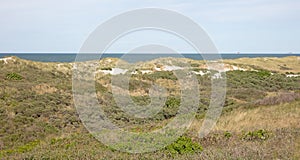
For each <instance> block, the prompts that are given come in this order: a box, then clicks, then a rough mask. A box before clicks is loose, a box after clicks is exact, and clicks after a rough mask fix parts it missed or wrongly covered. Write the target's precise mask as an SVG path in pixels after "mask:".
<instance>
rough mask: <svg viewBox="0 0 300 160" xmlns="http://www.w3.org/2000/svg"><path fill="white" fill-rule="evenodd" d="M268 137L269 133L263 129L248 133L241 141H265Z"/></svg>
mask: <svg viewBox="0 0 300 160" xmlns="http://www.w3.org/2000/svg"><path fill="white" fill-rule="evenodd" d="M269 137H270V132H269V131H266V130H264V129H260V130H256V131H250V132H247V133H245V134H244V135H243V140H267V139H268V138H269Z"/></svg>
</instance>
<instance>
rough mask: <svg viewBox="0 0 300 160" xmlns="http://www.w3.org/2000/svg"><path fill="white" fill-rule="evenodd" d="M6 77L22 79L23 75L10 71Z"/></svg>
mask: <svg viewBox="0 0 300 160" xmlns="http://www.w3.org/2000/svg"><path fill="white" fill-rule="evenodd" d="M6 79H9V80H22V79H23V77H22V76H21V75H19V74H17V73H8V74H7V75H6Z"/></svg>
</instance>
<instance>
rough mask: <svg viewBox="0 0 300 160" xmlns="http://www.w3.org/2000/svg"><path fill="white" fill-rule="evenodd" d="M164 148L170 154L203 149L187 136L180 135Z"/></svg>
mask: <svg viewBox="0 0 300 160" xmlns="http://www.w3.org/2000/svg"><path fill="white" fill-rule="evenodd" d="M166 149H167V150H168V151H169V152H170V153H172V154H186V153H196V152H201V151H202V150H203V148H202V146H201V145H200V144H198V143H195V142H193V141H192V139H191V138H188V137H184V136H183V137H180V138H178V140H177V141H175V142H174V143H172V144H170V145H168V146H167V147H166Z"/></svg>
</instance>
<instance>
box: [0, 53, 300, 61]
mask: <svg viewBox="0 0 300 160" xmlns="http://www.w3.org/2000/svg"><path fill="white" fill-rule="evenodd" d="M202 55H216V54H202ZM220 55H221V57H222V58H223V59H236V58H245V57H249V58H255V57H286V56H300V54H296V53H286V54H265V53H264V54H258V53H256V54H244V53H240V54H237V53H235V54H230V53H226V54H220ZM8 56H17V57H19V58H22V59H27V60H32V61H40V62H74V61H75V60H76V54H75V53H74V54H71V53H68V54H66V53H61V54H60V53H12V54H8V53H0V58H4V57H8ZM106 57H113V58H122V59H124V60H127V61H131V62H137V61H143V60H151V59H156V58H161V57H185V58H190V59H195V60H203V57H206V56H201V54H195V53H191V54H189V53H184V54H181V55H180V56H179V55H178V54H117V53H111V54H109V53H107V54H103V55H101V56H100V55H97V54H85V55H84V56H81V60H80V61H85V60H96V59H101V58H106ZM211 57H216V56H211ZM212 59H214V58H212Z"/></svg>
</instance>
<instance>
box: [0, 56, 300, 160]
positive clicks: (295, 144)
mask: <svg viewBox="0 0 300 160" xmlns="http://www.w3.org/2000/svg"><path fill="white" fill-rule="evenodd" d="M14 59H15V61H10V62H9V63H6V64H4V63H0V126H1V127H0V159H299V158H300V153H299V150H300V136H299V135H300V134H299V132H300V124H299V119H300V83H299V82H300V77H287V76H286V72H293V73H299V72H300V69H299V64H298V63H295V62H293V61H292V59H289V58H282V59H279V60H273V59H271V60H270V61H271V62H270V63H272V64H269V63H267V62H265V61H262V60H261V59H256V60H254V59H237V60H236V61H231V60H228V62H226V61H225V62H226V63H228V64H234V65H236V66H239V67H243V68H247V69H249V70H247V71H238V70H235V71H228V72H226V78H227V95H226V101H225V106H224V109H223V112H222V115H221V117H220V119H219V121H218V122H217V124H216V126H215V127H214V129H213V130H212V132H211V133H210V134H209V135H207V136H206V137H204V138H199V137H198V135H197V134H198V131H199V129H200V127H201V125H202V122H203V120H204V118H205V115H206V112H207V110H208V109H209V104H210V101H211V97H210V94H211V87H210V86H211V75H210V74H206V75H203V76H201V75H197V78H198V81H199V92H200V101H199V109H198V110H197V112H196V118H195V119H194V121H193V123H192V124H191V127H190V128H189V129H188V130H187V131H186V132H185V133H184V135H182V136H181V137H180V138H179V139H177V140H176V141H175V142H174V143H172V144H170V145H168V146H167V147H165V148H163V149H161V150H158V151H155V152H151V153H143V154H129V153H124V152H120V151H117V150H115V149H113V148H110V147H108V146H105V145H104V144H102V143H101V142H99V141H97V140H96V139H95V138H94V137H93V136H92V135H91V134H89V132H88V131H87V130H86V129H85V127H84V125H83V124H82V122H81V121H80V119H79V116H78V114H77V112H76V109H75V106H74V102H73V99H72V98H73V95H72V76H71V68H72V66H71V65H70V64H57V63H40V62H31V61H26V60H22V59H18V58H14ZM294 59H295V58H294ZM115 61H116V60H115V59H113V61H110V63H108V62H107V61H105V60H102V61H101V62H100V64H101V66H102V69H107V70H109V69H111V68H112V67H114V66H115V65H114V64H113V63H115ZM185 61H188V60H185ZM277 61H278V62H277ZM284 61H286V62H284ZM188 62H189V61H188ZM250 62H251V63H250ZM111 63H112V64H111ZM151 63H152V62H151ZM151 63H150V62H149V64H148V63H146V62H145V64H144V65H145V66H147V67H148V68H150V67H151V66H152V64H151ZM103 64H105V65H103ZM202 64H203V63H202V62H197V61H191V66H193V70H195V71H203V72H207V70H206V69H203V68H201V66H202ZM263 64H265V65H263ZM284 64H286V65H284ZM291 64H294V65H291ZM103 66H104V67H103ZM268 67H269V68H268ZM284 67H286V68H284ZM87 68H88V67H87ZM100 69H101V67H100ZM287 69H289V71H287ZM115 78H116V79H117V80H120V81H122V79H121V78H118V75H116V77H115ZM110 79H111V75H105V74H99V75H97V76H96V82H95V89H96V91H97V98H98V102H99V103H100V104H101V105H102V109H103V111H104V112H105V114H106V115H107V117H108V118H109V119H110V120H111V121H112V122H113V123H115V124H116V125H117V126H119V127H123V128H124V129H125V130H129V131H131V132H137V133H139V132H148V131H154V130H157V129H160V128H162V127H163V126H165V125H166V124H167V123H168V122H170V121H171V120H172V119H173V118H174V117H175V116H176V115H177V113H178V109H179V106H180V105H181V99H180V93H181V92H180V87H179V85H178V79H177V77H176V76H175V74H174V73H173V72H171V71H157V72H152V73H147V74H141V73H139V74H136V75H132V76H131V78H130V83H129V93H130V96H131V98H132V100H133V101H134V102H135V103H136V104H139V105H148V104H150V103H151V98H150V96H149V92H150V88H151V87H152V85H153V84H156V85H158V86H160V87H162V88H165V89H166V91H167V93H168V94H166V96H165V98H166V99H165V100H166V101H165V104H164V105H163V106H162V108H161V110H159V112H158V113H157V114H156V115H154V116H152V117H148V118H137V117H134V116H132V115H129V114H127V113H126V112H124V111H123V110H122V109H121V108H120V107H118V105H117V104H116V102H115V100H114V97H113V94H112V89H111V88H112V86H111V84H110V83H111V80H110ZM117 87H119V88H120V89H119V90H120V92H119V93H120V95H122V91H123V90H124V89H125V88H122V86H117ZM154 96H156V95H154ZM195 96H197V95H195Z"/></svg>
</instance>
